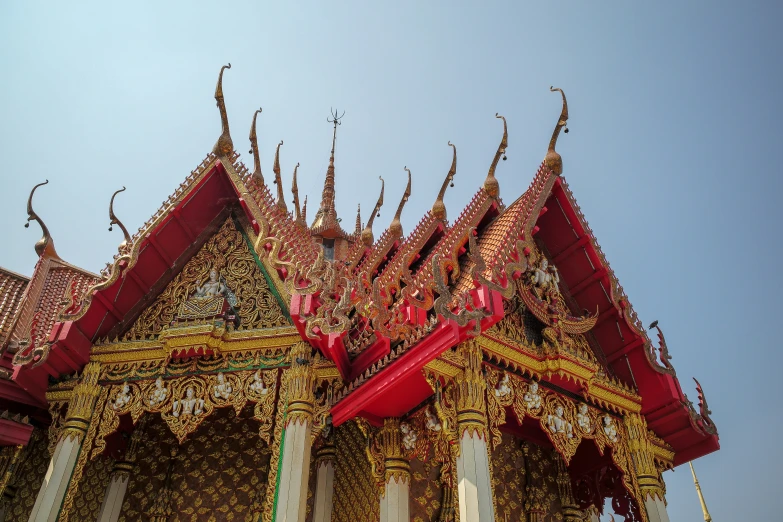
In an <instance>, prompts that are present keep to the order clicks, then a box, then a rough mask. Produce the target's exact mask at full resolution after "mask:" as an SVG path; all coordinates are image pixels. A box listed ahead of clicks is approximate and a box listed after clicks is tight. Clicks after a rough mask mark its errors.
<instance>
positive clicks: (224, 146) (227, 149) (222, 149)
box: [212, 63, 234, 156]
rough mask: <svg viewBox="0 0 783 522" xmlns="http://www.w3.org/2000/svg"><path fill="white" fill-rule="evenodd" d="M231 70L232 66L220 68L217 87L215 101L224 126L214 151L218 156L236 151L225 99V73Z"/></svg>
mask: <svg viewBox="0 0 783 522" xmlns="http://www.w3.org/2000/svg"><path fill="white" fill-rule="evenodd" d="M226 69H231V64H230V63H229V64H228V65H224V66H223V67H221V68H220V74H219V75H218V81H217V87H215V101H217V106H218V109H219V110H220V123H221V125H222V126H223V132H222V134H220V137H219V138H218V140H217V143H215V147H214V148H213V149H212V152H214V153H215V154H216V155H218V156H228V155H229V154H231V152H232V151H233V150H234V142H232V141H231V134H230V133H229V130H228V114H227V113H226V102H225V100H224V99H223V71H225V70H226Z"/></svg>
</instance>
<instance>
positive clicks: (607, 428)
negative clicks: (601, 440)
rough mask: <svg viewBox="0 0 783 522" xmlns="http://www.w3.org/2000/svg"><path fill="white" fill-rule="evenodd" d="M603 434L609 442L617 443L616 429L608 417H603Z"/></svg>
mask: <svg viewBox="0 0 783 522" xmlns="http://www.w3.org/2000/svg"><path fill="white" fill-rule="evenodd" d="M604 433H606V436H607V437H608V438H609V440H610V441H612V442H617V428H616V427H615V425H614V421H613V420H612V417H610V416H609V415H604Z"/></svg>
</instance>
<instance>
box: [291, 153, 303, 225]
mask: <svg viewBox="0 0 783 522" xmlns="http://www.w3.org/2000/svg"><path fill="white" fill-rule="evenodd" d="M297 170H299V163H297V164H296V167H294V182H293V183H291V192H292V193H293V195H294V219H295V220H296V222H297V223H299V224H300V225H304V224H305V221H304V219H303V218H302V210H301V209H300V208H299V185H297V184H296V171H297Z"/></svg>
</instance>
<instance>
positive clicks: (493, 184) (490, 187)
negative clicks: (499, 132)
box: [484, 112, 508, 198]
mask: <svg viewBox="0 0 783 522" xmlns="http://www.w3.org/2000/svg"><path fill="white" fill-rule="evenodd" d="M495 118H500V119H501V120H503V139H501V140H500V145H498V151H497V152H496V153H495V158H494V159H493V160H492V165H490V167H489V172H488V173H487V179H485V180H484V190H485V191H486V192H487V194H489V195H490V197H493V198H496V197H498V194H500V185H499V184H498V180H497V179H495V169H496V168H497V166H498V161H500V158H501V157H502V158H503V160H504V161H505V159H506V147H508V127H506V118H504V117H503V116H501V115H499V114H498V113H497V112H496V113H495Z"/></svg>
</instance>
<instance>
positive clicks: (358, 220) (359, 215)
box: [354, 203, 362, 237]
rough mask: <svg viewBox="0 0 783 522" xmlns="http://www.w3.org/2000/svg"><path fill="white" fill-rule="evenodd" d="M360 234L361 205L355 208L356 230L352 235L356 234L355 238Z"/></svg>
mask: <svg viewBox="0 0 783 522" xmlns="http://www.w3.org/2000/svg"><path fill="white" fill-rule="evenodd" d="M361 233H362V204H361V203H359V204H358V205H357V207H356V229H355V231H354V234H356V237H359V235H360V234H361Z"/></svg>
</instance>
